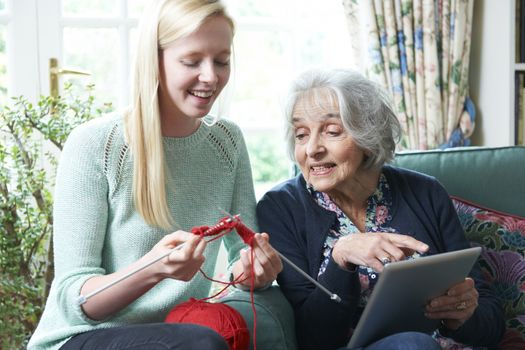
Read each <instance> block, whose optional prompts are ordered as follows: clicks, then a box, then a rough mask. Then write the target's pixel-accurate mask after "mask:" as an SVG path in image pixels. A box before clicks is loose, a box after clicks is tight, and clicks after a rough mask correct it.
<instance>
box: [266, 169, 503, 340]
mask: <svg viewBox="0 0 525 350" xmlns="http://www.w3.org/2000/svg"><path fill="white" fill-rule="evenodd" d="M383 173H384V174H385V176H386V178H387V181H388V184H389V186H390V188H391V191H392V208H391V215H392V219H391V221H390V222H386V223H385V225H387V226H389V227H393V228H395V229H397V231H398V232H400V233H404V234H408V235H411V236H413V237H414V238H416V239H417V240H420V241H422V242H425V243H426V244H428V245H429V246H430V249H429V254H435V253H440V252H447V251H453V250H458V249H463V248H468V247H469V243H468V241H467V239H466V238H465V234H464V232H463V229H462V227H461V224H460V222H459V220H458V217H457V215H456V211H455V210H454V206H453V204H452V202H451V201H450V199H449V196H448V194H447V192H446V190H445V189H444V188H443V187H442V186H441V184H440V183H439V182H438V181H437V180H436V179H435V178H433V177H430V176H427V175H424V174H420V173H417V172H414V171H411V170H407V169H401V168H395V167H392V166H387V165H386V166H384V167H383ZM257 220H258V224H259V228H260V230H261V232H268V234H269V235H270V242H271V244H272V245H273V246H274V247H275V248H276V249H277V250H278V251H279V252H281V253H282V254H284V255H285V256H286V257H287V258H289V259H290V260H292V261H293V262H294V263H295V264H296V265H297V266H298V267H300V268H301V269H302V270H303V271H305V272H307V273H308V274H309V275H310V276H312V277H313V278H317V275H318V272H319V267H320V263H321V252H322V246H323V243H324V242H325V239H326V236H327V234H328V230H329V228H330V227H331V226H332V224H333V223H334V221H335V220H336V216H335V213H333V212H330V211H328V210H325V209H324V208H321V207H320V206H319V205H318V204H317V203H315V202H314V200H313V198H312V196H311V195H310V193H309V192H308V191H307V190H306V183H305V180H304V178H303V176H302V175H299V176H297V177H296V178H294V179H291V180H288V181H286V182H284V183H282V184H280V185H278V186H276V187H274V188H273V189H272V190H270V191H269V192H267V193H266V194H265V195H264V196H263V198H262V199H261V200H260V201H259V203H258V204H257ZM283 265H284V266H283V271H282V272H281V273H280V274H279V276H278V278H277V282H278V283H279V285H280V287H281V289H282V291H283V293H284V295H285V296H286V297H287V299H288V300H289V301H290V303H291V305H292V307H293V309H294V311H295V320H296V333H297V338H298V342H299V346H300V348H301V349H335V348H338V347H341V346H344V345H345V344H346V343H347V342H348V340H349V337H350V334H349V330H350V329H351V328H352V327H355V325H356V323H357V320H358V318H359V316H360V313H361V311H362V310H360V309H359V308H358V307H357V303H358V300H359V294H360V283H359V277H358V273H357V272H350V271H347V270H345V269H342V268H340V267H339V265H337V264H336V263H335V261H334V260H333V259H330V262H329V263H328V266H327V268H326V271H325V273H323V274H322V275H321V276H320V277H319V282H320V283H321V284H322V285H324V286H325V287H326V288H328V289H329V290H330V291H331V292H332V293H336V294H337V295H339V296H340V297H341V298H342V302H341V303H336V302H334V301H332V300H330V297H329V296H328V295H326V294H325V293H324V292H322V291H321V290H320V289H319V288H317V287H316V286H315V285H314V284H313V283H311V282H309V281H308V280H307V279H305V278H304V277H303V276H301V275H300V274H298V273H297V272H296V271H294V270H293V269H292V268H290V267H289V266H288V265H287V264H286V263H284V264H283ZM471 277H472V278H474V280H475V282H476V288H477V290H478V292H479V306H478V308H477V309H476V311H475V313H474V315H473V316H472V317H471V318H470V319H469V320H468V321H467V322H466V323H465V324H464V325H463V326H462V327H461V328H459V329H458V330H457V331H454V332H448V333H447V334H446V335H447V336H449V337H451V338H453V339H455V340H456V341H459V342H461V343H465V344H471V345H484V346H487V347H495V346H496V345H497V343H498V341H499V340H500V339H501V336H502V335H503V332H504V329H505V324H504V318H503V310H502V308H501V305H500V302H499V300H498V298H497V297H496V295H495V293H494V291H493V290H492V289H491V286H490V285H489V284H487V283H485V282H484V281H483V279H482V277H481V273H480V270H479V267H478V266H475V268H474V269H473V271H472V272H471ZM407 288H417V281H414V283H413V285H410V286H407Z"/></svg>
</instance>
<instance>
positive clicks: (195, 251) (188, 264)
mask: <svg viewBox="0 0 525 350" xmlns="http://www.w3.org/2000/svg"><path fill="white" fill-rule="evenodd" d="M181 244H183V246H182V247H181V248H180V249H177V250H174V251H173V252H172V253H171V254H169V255H168V256H167V257H165V258H164V259H162V260H160V261H159V262H158V263H157V264H155V265H156V266H155V267H156V273H157V274H158V275H159V276H160V277H161V278H173V279H177V280H181V281H189V280H191V279H192V278H193V276H194V275H195V274H196V273H197V272H198V271H199V269H200V267H201V266H202V264H203V263H204V259H205V258H204V255H203V253H204V249H205V248H206V240H205V239H203V238H201V237H200V236H198V235H195V234H193V233H188V232H185V231H176V232H173V233H171V234H169V235H166V236H164V237H163V238H162V239H161V240H160V241H159V242H158V243H157V244H156V245H155V246H154V247H153V249H152V250H151V251H150V252H149V253H148V255H151V256H153V257H155V256H161V255H163V254H166V253H167V252H168V251H169V250H172V249H173V248H175V247H176V246H179V245H181Z"/></svg>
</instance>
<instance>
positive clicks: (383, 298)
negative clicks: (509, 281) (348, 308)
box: [347, 247, 481, 349]
mask: <svg viewBox="0 0 525 350" xmlns="http://www.w3.org/2000/svg"><path fill="white" fill-rule="evenodd" d="M480 253H481V247H475V248H468V249H463V250H457V251H453V252H447V253H442V254H436V255H430V256H425V257H420V258H416V259H411V260H404V261H399V262H393V263H391V264H387V265H386V266H385V268H384V270H383V272H382V273H381V276H380V277H379V280H378V281H377V284H376V286H375V287H374V290H373V291H372V295H371V296H370V299H369V301H368V302H367V304H366V307H365V309H364V311H363V314H362V315H361V318H360V319H359V322H358V324H357V327H356V328H355V330H354V333H353V335H352V338H351V339H350V342H349V343H348V346H347V347H348V348H350V349H352V348H359V347H363V346H366V345H369V344H370V343H373V342H374V341H377V340H379V339H381V338H384V337H386V336H388V335H391V334H394V333H399V332H405V331H418V332H425V333H430V332H432V331H434V330H435V329H437V328H438V327H439V323H440V321H439V320H431V319H428V318H426V317H425V315H424V312H425V305H426V304H427V302H428V301H429V300H430V299H433V298H435V297H437V296H440V295H442V294H444V293H445V292H446V291H447V290H448V289H449V288H450V287H452V286H453V285H454V284H457V283H459V282H461V281H463V280H464V279H465V277H467V276H468V274H469V272H470V270H471V269H472V266H473V265H474V263H475V262H476V260H477V258H478V256H479V254H480Z"/></svg>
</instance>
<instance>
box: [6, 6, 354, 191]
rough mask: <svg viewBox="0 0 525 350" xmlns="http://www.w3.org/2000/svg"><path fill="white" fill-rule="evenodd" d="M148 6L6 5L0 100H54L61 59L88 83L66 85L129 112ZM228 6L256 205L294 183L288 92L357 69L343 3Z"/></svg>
mask: <svg viewBox="0 0 525 350" xmlns="http://www.w3.org/2000/svg"><path fill="white" fill-rule="evenodd" d="M147 1H148V0H46V1H36V0H34V1H23V2H22V1H13V0H0V97H1V96H2V94H4V96H5V95H6V89H7V88H8V87H9V82H11V83H12V84H13V85H16V86H14V88H13V89H10V91H8V92H7V94H14V95H19V94H23V95H25V96H27V97H30V98H35V99H36V98H37V97H38V95H40V94H48V93H49V90H48V86H49V73H48V65H49V58H51V57H57V58H58V61H59V64H60V65H61V66H62V67H64V68H68V69H76V70H83V71H88V72H90V74H91V75H90V76H89V77H83V76H62V78H61V81H62V83H63V82H64V81H65V80H66V79H67V80H69V81H71V82H72V83H73V84H74V86H77V87H78V88H80V89H82V88H83V87H84V86H86V84H88V83H90V82H92V83H94V84H95V96H96V97H97V99H98V100H100V101H101V102H106V101H107V102H112V103H113V105H114V106H115V107H116V108H118V109H120V108H121V107H123V106H125V105H127V104H128V103H129V91H130V76H129V68H130V63H131V60H132V47H133V45H134V41H135V40H134V37H135V34H134V33H135V28H136V26H137V25H138V17H139V16H140V13H141V11H142V9H143V8H144V6H145V4H146V2H147ZM223 1H224V2H225V4H226V6H227V8H228V11H229V13H230V14H231V15H232V17H233V18H234V20H235V22H236V34H235V39H234V69H233V73H232V76H231V80H230V84H229V87H228V89H227V90H226V91H225V93H224V95H225V96H226V97H227V98H226V100H228V101H229V103H228V108H227V109H226V110H225V115H226V117H228V118H230V119H232V120H234V121H236V122H237V123H238V124H239V125H240V126H241V128H242V130H243V132H244V134H245V138H246V143H247V145H248V149H249V152H250V158H251V161H252V168H253V175H254V180H255V184H256V194H257V196H258V197H259V196H260V195H262V194H263V193H264V192H265V191H266V190H267V189H268V188H269V187H270V186H273V185H274V184H275V183H276V182H279V181H281V180H284V179H286V178H288V177H289V176H290V169H291V164H290V162H289V161H288V158H287V156H286V154H285V151H284V142H283V140H284V139H283V125H284V124H283V121H282V101H283V97H284V96H285V92H286V88H287V86H288V84H289V83H290V81H291V80H292V79H293V78H294V77H295V76H296V75H297V74H298V73H299V72H301V71H303V70H305V69H306V68H309V67H349V66H351V61H350V59H351V55H350V48H349V46H350V39H349V35H348V31H347V29H346V23H345V18H344V10H343V6H342V5H341V3H340V2H338V1H319V0H285V1H282V0H264V1H262V0H223ZM7 10H9V11H7ZM11 23H13V24H14V25H13V26H11V27H10V25H11ZM22 32H23V34H24V36H23V37H20V36H19V35H20V33H22ZM10 38H13V39H10ZM10 43H11V44H12V45H11V47H10V45H9V44H10ZM6 47H7V54H6ZM29 50H32V51H29ZM22 51H23V52H22ZM6 57H7V58H6ZM15 58H16V59H15ZM37 61H38V62H37ZM12 67H14V68H13V69H12ZM8 73H9V74H8ZM14 76H16V79H13V77H14ZM28 90H31V91H30V92H28Z"/></svg>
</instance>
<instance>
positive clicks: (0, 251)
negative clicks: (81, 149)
mask: <svg viewBox="0 0 525 350" xmlns="http://www.w3.org/2000/svg"><path fill="white" fill-rule="evenodd" d="M92 92H93V86H92V85H90V86H88V87H87V89H86V94H85V95H84V96H74V95H73V93H72V89H71V85H70V84H68V85H66V86H65V88H64V93H63V95H62V96H60V97H50V96H42V97H41V98H40V99H39V101H38V102H37V103H36V104H33V103H31V102H29V101H28V100H27V99H25V98H24V97H17V98H13V99H12V103H11V104H10V105H8V106H0V141H1V142H0V348H2V349H18V348H23V347H24V346H25V344H26V342H27V340H28V339H29V337H30V335H31V334H32V332H33V330H34V329H35V327H36V325H37V323H38V320H39V318H40V315H41V313H42V311H43V307H44V304H45V301H46V299H47V295H48V292H49V287H50V285H51V281H52V280H53V249H52V244H51V242H52V229H53V213H52V206H53V199H52V186H53V184H54V177H55V170H56V165H57V157H58V155H59V153H60V150H62V147H63V145H64V143H65V141H66V139H67V136H68V135H69V133H70V132H71V131H72V130H73V128H75V127H76V126H77V125H79V124H81V123H83V122H85V121H88V120H90V119H93V118H96V117H98V116H100V115H102V114H103V113H106V112H109V111H110V110H111V105H110V104H106V105H104V104H101V105H99V106H97V105H96V104H95V101H94V97H93V94H92Z"/></svg>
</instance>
